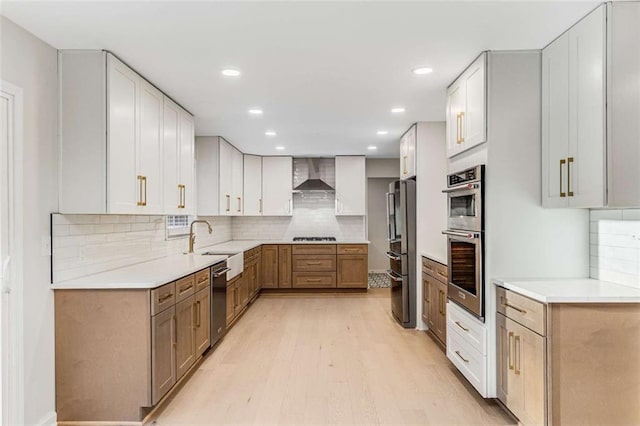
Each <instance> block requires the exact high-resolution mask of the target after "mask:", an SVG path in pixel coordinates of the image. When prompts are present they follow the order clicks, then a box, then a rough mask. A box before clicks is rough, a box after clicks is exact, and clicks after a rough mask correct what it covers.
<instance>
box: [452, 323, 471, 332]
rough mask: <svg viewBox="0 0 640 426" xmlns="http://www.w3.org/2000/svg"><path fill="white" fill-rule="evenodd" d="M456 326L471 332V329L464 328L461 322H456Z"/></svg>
mask: <svg viewBox="0 0 640 426" xmlns="http://www.w3.org/2000/svg"><path fill="white" fill-rule="evenodd" d="M455 324H456V325H457V326H458V327H460V328H461V329H463V330H464V331H466V332H467V333H468V332H469V329H468V328H464V327H463V326H462V324H460V321H456V322H455Z"/></svg>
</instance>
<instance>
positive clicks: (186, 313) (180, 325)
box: [176, 296, 196, 379]
mask: <svg viewBox="0 0 640 426" xmlns="http://www.w3.org/2000/svg"><path fill="white" fill-rule="evenodd" d="M194 305H195V296H190V297H189V298H187V299H185V300H183V301H182V302H179V303H176V370H177V374H178V379H179V378H180V377H182V376H183V375H184V373H186V372H187V371H189V368H190V367H191V366H192V365H193V363H194V362H196V345H195V336H194V332H193V330H194V323H195V321H194V317H195V315H194V310H195V309H194Z"/></svg>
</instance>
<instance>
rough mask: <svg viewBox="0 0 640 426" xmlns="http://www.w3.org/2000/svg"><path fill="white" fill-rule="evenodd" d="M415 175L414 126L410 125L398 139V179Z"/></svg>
mask: <svg viewBox="0 0 640 426" xmlns="http://www.w3.org/2000/svg"><path fill="white" fill-rule="evenodd" d="M415 175H416V125H415V124H414V125H412V126H411V127H410V128H409V130H407V132H406V133H405V134H404V135H402V138H401V139H400V178H401V179H407V178H411V177H415Z"/></svg>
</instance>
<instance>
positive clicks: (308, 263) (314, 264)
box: [305, 262, 322, 266]
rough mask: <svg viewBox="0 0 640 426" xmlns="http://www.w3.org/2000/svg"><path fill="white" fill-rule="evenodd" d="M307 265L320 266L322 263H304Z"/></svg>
mask: <svg viewBox="0 0 640 426" xmlns="http://www.w3.org/2000/svg"><path fill="white" fill-rule="evenodd" d="M305 263H306V264H307V265H309V266H311V265H322V262H305Z"/></svg>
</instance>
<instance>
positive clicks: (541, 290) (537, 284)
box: [493, 278, 640, 303]
mask: <svg viewBox="0 0 640 426" xmlns="http://www.w3.org/2000/svg"><path fill="white" fill-rule="evenodd" d="M493 281H494V284H495V285H498V286H501V287H504V288H506V289H509V290H512V291H515V292H516V293H520V294H522V295H523V296H527V297H529V298H531V299H534V300H537V301H539V302H542V303H640V288H635V287H630V286H625V285H622V284H615V283H612V282H608V281H600V280H594V279H590V278H559V279H531V280H529V279H527V280H522V279H497V280H493Z"/></svg>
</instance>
